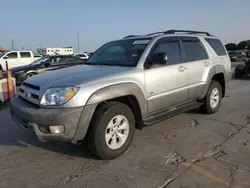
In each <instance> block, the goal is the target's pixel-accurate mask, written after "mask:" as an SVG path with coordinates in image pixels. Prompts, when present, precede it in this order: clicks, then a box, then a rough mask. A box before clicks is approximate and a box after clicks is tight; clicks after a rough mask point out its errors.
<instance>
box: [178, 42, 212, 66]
mask: <svg viewBox="0 0 250 188" xmlns="http://www.w3.org/2000/svg"><path fill="white" fill-rule="evenodd" d="M182 45H183V49H184V53H185V61H186V62H189V61H198V60H202V59H207V58H208V57H207V53H206V51H205V49H204V47H203V45H202V44H201V42H200V41H198V40H183V41H182Z"/></svg>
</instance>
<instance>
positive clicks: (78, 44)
mask: <svg viewBox="0 0 250 188" xmlns="http://www.w3.org/2000/svg"><path fill="white" fill-rule="evenodd" d="M77 48H78V49H77V50H78V53H79V52H80V43H79V33H78V32H77Z"/></svg>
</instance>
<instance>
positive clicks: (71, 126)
mask: <svg viewBox="0 0 250 188" xmlns="http://www.w3.org/2000/svg"><path fill="white" fill-rule="evenodd" d="M82 111H83V107H77V108H66V109H65V108H61V109H60V108H57V109H54V108H36V107H34V106H32V105H30V104H28V103H26V102H24V101H22V100H21V99H20V98H19V97H16V98H14V99H13V100H12V101H11V106H10V112H11V115H12V118H13V119H14V120H15V121H16V123H17V124H18V125H20V126H21V127H22V128H24V129H30V128H32V127H33V128H34V130H35V133H36V135H37V137H38V139H39V140H41V141H43V142H45V141H54V142H70V141H72V139H73V138H74V135H75V133H76V130H77V126H78V122H79V119H80V117H81V114H82ZM50 125H54V126H56V125H63V126H64V128H65V132H64V133H61V134H52V133H51V132H49V133H48V132H46V133H44V132H42V131H41V130H42V128H48V127H49V126H50Z"/></svg>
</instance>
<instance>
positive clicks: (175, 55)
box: [153, 41, 181, 65]
mask: <svg viewBox="0 0 250 188" xmlns="http://www.w3.org/2000/svg"><path fill="white" fill-rule="evenodd" d="M160 52H165V53H166V54H167V56H168V63H167V65H174V64H178V63H180V61H181V53H180V47H179V42H178V41H173V42H165V43H160V44H158V45H157V46H156V48H155V49H154V51H153V54H154V53H160Z"/></svg>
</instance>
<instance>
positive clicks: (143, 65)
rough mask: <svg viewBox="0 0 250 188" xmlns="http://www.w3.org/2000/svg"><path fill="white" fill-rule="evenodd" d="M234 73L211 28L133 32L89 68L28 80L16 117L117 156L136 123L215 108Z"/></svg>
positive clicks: (52, 135)
mask: <svg viewBox="0 0 250 188" xmlns="http://www.w3.org/2000/svg"><path fill="white" fill-rule="evenodd" d="M231 74H232V73H231V62H230V58H229V56H228V54H227V52H226V50H225V47H224V45H223V44H222V42H221V41H220V40H219V39H217V38H216V37H214V36H212V35H210V34H209V33H207V32H199V31H186V30H169V31H164V32H157V33H152V34H147V35H130V36H127V37H124V38H123V39H120V40H116V41H112V42H108V43H107V44H105V45H103V46H102V47H100V48H99V49H98V50H97V51H96V52H95V53H94V54H93V55H92V56H91V57H90V58H89V60H88V61H87V62H86V63H85V64H84V65H79V66H75V67H70V68H65V69H61V70H56V71H51V72H47V73H44V74H41V75H38V76H34V77H31V78H29V79H27V80H26V81H25V82H24V83H23V84H22V85H21V87H20V90H19V94H18V96H17V97H15V98H14V99H13V100H12V101H11V114H12V117H13V119H14V120H15V121H16V122H17V123H18V124H19V125H20V126H22V127H24V128H26V129H29V128H33V129H34V130H35V133H36V135H37V137H38V138H39V139H40V140H41V141H54V142H72V143H74V144H77V143H79V142H80V141H82V140H83V139H86V140H87V143H88V148H89V149H90V151H91V152H92V153H93V154H95V155H96V156H98V157H100V158H101V159H112V158H115V157H118V156H119V155H121V154H122V153H123V152H125V151H126V149H127V148H128V147H129V145H130V143H131V141H132V139H133V136H134V130H135V128H139V129H141V128H142V127H143V126H145V125H149V124H153V123H155V122H157V121H160V120H163V119H166V118H168V117H170V116H173V115H176V114H179V113H181V112H184V111H187V110H190V109H192V108H196V107H200V108H201V109H202V111H203V112H204V113H207V114H211V113H214V112H216V111H217V110H218V108H219V106H220V104H221V99H222V98H223V97H224V96H225V88H226V87H225V85H226V83H227V82H228V81H229V80H230V79H231Z"/></svg>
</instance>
